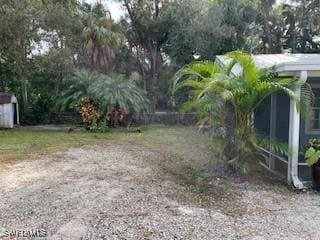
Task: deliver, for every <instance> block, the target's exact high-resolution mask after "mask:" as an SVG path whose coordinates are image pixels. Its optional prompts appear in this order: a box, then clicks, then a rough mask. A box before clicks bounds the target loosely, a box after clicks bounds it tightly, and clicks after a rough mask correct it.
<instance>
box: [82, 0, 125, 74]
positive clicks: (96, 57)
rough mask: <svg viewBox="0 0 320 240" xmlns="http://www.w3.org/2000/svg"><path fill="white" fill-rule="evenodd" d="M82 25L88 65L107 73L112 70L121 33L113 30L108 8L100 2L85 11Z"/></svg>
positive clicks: (120, 40)
mask: <svg viewBox="0 0 320 240" xmlns="http://www.w3.org/2000/svg"><path fill="white" fill-rule="evenodd" d="M84 12H85V17H84V21H83V24H84V27H83V30H82V36H83V38H84V46H83V48H84V53H85V56H86V57H87V58H88V62H89V64H90V67H92V68H93V69H96V70H103V71H104V72H105V73H109V72H111V71H112V70H113V67H114V64H113V60H114V58H115V54H116V51H117V49H118V48H119V47H120V45H121V42H122V35H121V34H120V33H118V32H116V31H115V30H114V22H113V20H112V18H111V14H110V12H109V11H108V10H105V8H104V6H103V5H102V4H101V3H97V4H96V5H94V6H93V7H92V8H91V6H89V7H88V8H87V9H86V10H85V11H84Z"/></svg>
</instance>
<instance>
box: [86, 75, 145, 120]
mask: <svg viewBox="0 0 320 240" xmlns="http://www.w3.org/2000/svg"><path fill="white" fill-rule="evenodd" d="M89 92H90V93H91V95H92V96H94V98H95V99H97V101H98V102H99V103H100V105H101V107H102V109H103V110H104V111H112V110H114V109H116V108H123V109H124V110H125V112H127V113H129V112H135V113H143V114H147V113H148V112H149V101H148V100H147V97H146V93H145V92H144V91H143V90H142V89H141V88H139V87H138V86H137V85H136V82H135V81H134V80H130V79H128V78H127V77H126V76H125V75H122V74H115V73H114V74H110V75H101V78H100V79H99V81H97V82H96V83H95V84H93V85H91V87H90V88H89Z"/></svg>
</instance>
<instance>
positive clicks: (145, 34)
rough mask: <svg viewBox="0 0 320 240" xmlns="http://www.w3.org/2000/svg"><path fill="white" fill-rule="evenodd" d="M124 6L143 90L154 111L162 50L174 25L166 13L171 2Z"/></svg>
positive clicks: (130, 0) (128, 1)
mask: <svg viewBox="0 0 320 240" xmlns="http://www.w3.org/2000/svg"><path fill="white" fill-rule="evenodd" d="M122 3H123V5H124V7H125V9H126V12H127V16H128V18H129V19H130V21H129V24H128V31H127V38H128V41H129V44H130V47H131V48H132V49H133V52H134V53H135V54H136V57H137V59H138V62H139V67H140V69H141V71H140V72H141V75H142V78H143V80H144V83H145V84H144V87H145V90H146V91H147V93H148V95H149V97H150V99H152V105H153V109H154V107H155V99H154V98H153V95H154V89H153V86H154V83H155V82H156V81H157V79H158V76H159V72H160V70H161V67H162V64H163V56H162V54H161V48H162V47H163V45H164V44H165V43H166V41H167V39H168V33H169V29H170V26H171V22H170V18H169V17H168V11H167V10H168V8H170V6H171V5H170V1H167V0H122Z"/></svg>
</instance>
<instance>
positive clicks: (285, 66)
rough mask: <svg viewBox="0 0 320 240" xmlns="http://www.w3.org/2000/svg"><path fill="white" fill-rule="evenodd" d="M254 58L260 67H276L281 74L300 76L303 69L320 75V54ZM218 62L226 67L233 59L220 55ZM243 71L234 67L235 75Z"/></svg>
mask: <svg viewBox="0 0 320 240" xmlns="http://www.w3.org/2000/svg"><path fill="white" fill-rule="evenodd" d="M252 58H253V61H254V62H255V64H256V65H257V66H258V68H260V69H274V70H275V71H276V72H278V73H279V75H280V76H286V77H290V76H298V75H299V74H300V72H301V71H307V72H308V76H309V77H320V54H258V55H252ZM216 62H217V64H218V65H219V66H221V67H226V66H228V64H229V63H230V62H231V59H229V58H228V57H226V56H222V55H219V56H217V58H216ZM241 71H242V70H241V67H240V66H238V65H235V66H234V67H233V69H232V73H233V74H234V75H239V74H240V73H241Z"/></svg>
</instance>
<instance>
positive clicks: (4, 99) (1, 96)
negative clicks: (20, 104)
mask: <svg viewBox="0 0 320 240" xmlns="http://www.w3.org/2000/svg"><path fill="white" fill-rule="evenodd" d="M14 99H15V96H14V94H12V93H1V92H0V104H7V103H12V102H13V100H14Z"/></svg>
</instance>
